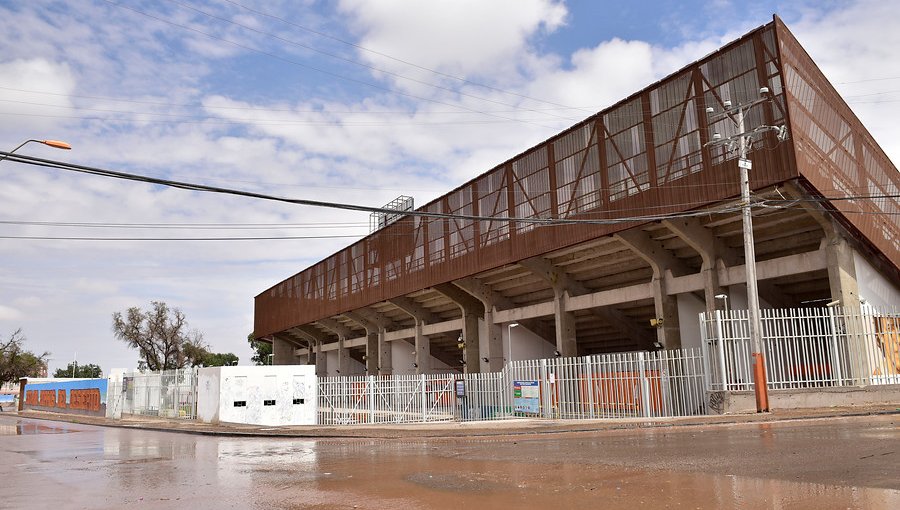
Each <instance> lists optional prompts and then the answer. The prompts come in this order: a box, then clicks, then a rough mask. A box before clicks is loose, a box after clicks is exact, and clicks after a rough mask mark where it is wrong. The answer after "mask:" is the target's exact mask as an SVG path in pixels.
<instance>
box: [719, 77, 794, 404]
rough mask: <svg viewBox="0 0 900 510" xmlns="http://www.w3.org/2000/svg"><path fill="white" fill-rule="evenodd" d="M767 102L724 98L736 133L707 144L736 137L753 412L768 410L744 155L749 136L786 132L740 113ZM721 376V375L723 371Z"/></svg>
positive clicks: (763, 91) (730, 147) (728, 145)
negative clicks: (754, 123)
mask: <svg viewBox="0 0 900 510" xmlns="http://www.w3.org/2000/svg"><path fill="white" fill-rule="evenodd" d="M759 94H760V96H768V94H769V89H768V87H762V88H760V89H759ZM767 101H770V98H769V97H761V98H759V99H756V100H755V101H751V102H750V103H748V104H746V105H740V104H739V105H738V106H737V107H736V108H732V107H731V101H724V103H723V104H724V106H725V108H726V110H725V112H723V117H724V118H728V119H731V121H732V122H734V123H735V124H736V127H737V134H735V135H733V136H730V137H728V138H725V139H723V138H722V137H721V135H719V133H715V134H713V140H712V141H710V142H709V143H707V145H714V144H715V145H724V146H725V147H726V150H733V145H732V144H733V143H734V141H735V140H737V142H738V145H737V151H738V168H739V169H740V172H741V174H740V179H741V215H742V216H743V229H744V267H745V268H746V272H747V305H748V307H749V308H750V310H749V312H750V344H751V346H752V348H753V352H752V353H751V354H750V356H751V357H752V358H753V359H752V368H753V387H754V390H755V394H756V412H758V413H763V412H768V411H769V391H768V383H767V381H766V361H765V354H764V352H763V345H762V321H761V320H760V311H759V289H758V288H757V282H756V248H755V246H754V243H753V216H752V214H751V212H750V169H751V168H753V162H752V161H750V159H749V158H748V157H747V156H748V154H749V153H750V147H751V146H752V141H753V135H755V134H758V133H764V132H766V131H770V130H772V131H777V132H778V138H779V139H780V140H783V139H784V137H785V134H786V131H785V128H784V126H781V127H776V126H765V125H762V126H759V127H757V128H755V129H752V130H750V131H747V129H746V126H745V125H744V115H745V113H746V112H748V111H749V110H750V108H752V107H753V106H755V105H757V104H760V103H763V102H767ZM706 112H707V113H714V112H715V110H714V109H713V108H712V107H708V108H707V109H706ZM723 375H724V374H723Z"/></svg>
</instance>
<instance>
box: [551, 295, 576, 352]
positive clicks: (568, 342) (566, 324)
mask: <svg viewBox="0 0 900 510" xmlns="http://www.w3.org/2000/svg"><path fill="white" fill-rule="evenodd" d="M568 297H569V293H568V292H567V291H562V292H556V293H555V296H554V298H553V315H554V317H555V318H556V350H557V351H559V354H560V356H563V357H570V356H577V355H578V348H577V345H578V342H577V340H576V338H575V312H569V311H566V300H567V299H568Z"/></svg>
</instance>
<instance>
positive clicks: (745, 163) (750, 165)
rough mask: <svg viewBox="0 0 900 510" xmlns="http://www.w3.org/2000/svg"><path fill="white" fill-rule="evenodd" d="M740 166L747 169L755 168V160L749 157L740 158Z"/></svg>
mask: <svg viewBox="0 0 900 510" xmlns="http://www.w3.org/2000/svg"><path fill="white" fill-rule="evenodd" d="M738 168H746V169H747V170H752V169H753V162H752V161H750V160H749V159H739V160H738Z"/></svg>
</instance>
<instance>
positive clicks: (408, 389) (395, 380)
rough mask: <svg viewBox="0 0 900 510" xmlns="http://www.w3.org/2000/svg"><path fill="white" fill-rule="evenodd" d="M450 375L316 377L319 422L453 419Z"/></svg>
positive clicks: (329, 423)
mask: <svg viewBox="0 0 900 510" xmlns="http://www.w3.org/2000/svg"><path fill="white" fill-rule="evenodd" d="M454 384H455V378H454V376H453V375H451V374H440V375H395V376H355V377H354V376H349V377H320V378H319V417H318V423H319V424H320V425H351V424H360V423H366V424H371V423H422V422H436V421H450V420H453V419H454V416H455V413H454V403H455V401H454V398H453V396H454V394H453V391H454Z"/></svg>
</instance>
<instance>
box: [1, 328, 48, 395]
mask: <svg viewBox="0 0 900 510" xmlns="http://www.w3.org/2000/svg"><path fill="white" fill-rule="evenodd" d="M24 344H25V335H23V334H22V330H21V328H20V329H17V330H15V331H13V332H12V334H11V335H9V339H8V340H7V341H6V342H3V343H0V385H2V384H5V383H10V382H13V381H18V380H19V378H21V377H40V376H41V375H42V374H43V372H44V370H45V369H46V367H47V358H48V357H49V356H50V353H49V352H45V353H43V354H40V355H38V354H35V353H33V352H31V351H26V350H25V349H24V347H23V345H24Z"/></svg>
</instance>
